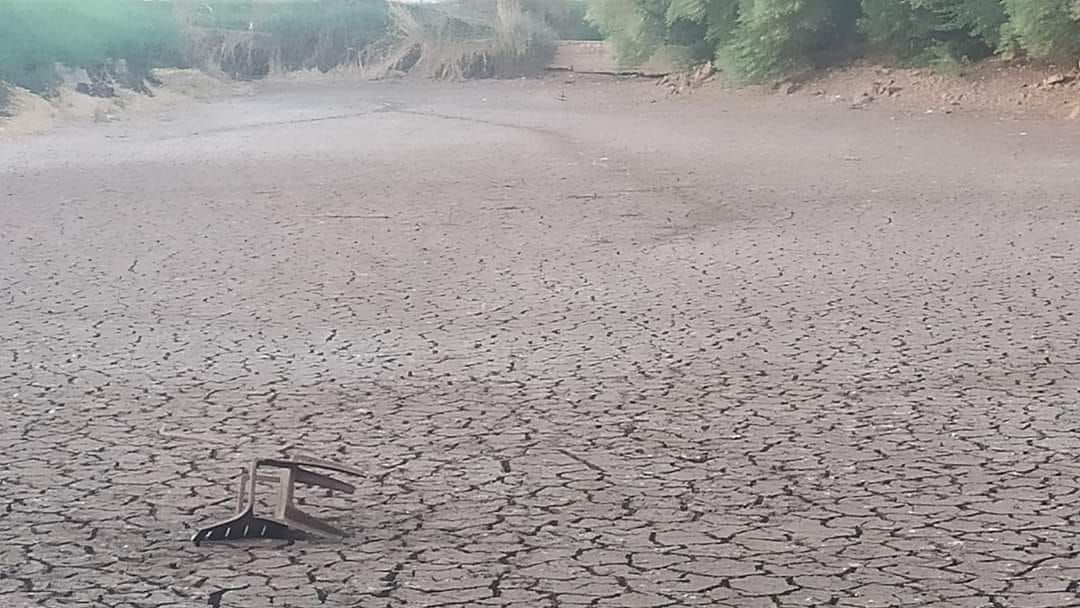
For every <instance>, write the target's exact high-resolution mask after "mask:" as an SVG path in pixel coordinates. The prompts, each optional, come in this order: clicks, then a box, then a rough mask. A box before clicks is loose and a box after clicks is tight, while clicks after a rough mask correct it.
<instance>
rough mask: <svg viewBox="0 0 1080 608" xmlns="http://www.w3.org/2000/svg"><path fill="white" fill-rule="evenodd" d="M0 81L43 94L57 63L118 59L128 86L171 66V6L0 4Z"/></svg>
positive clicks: (174, 47) (53, 80) (22, 0)
mask: <svg viewBox="0 0 1080 608" xmlns="http://www.w3.org/2000/svg"><path fill="white" fill-rule="evenodd" d="M0 16H2V18H0V80H4V81H7V82H10V83H12V84H15V85H18V86H22V87H25V88H28V89H30V90H32V91H35V92H38V93H48V92H50V91H51V90H52V89H53V88H54V87H55V86H56V84H57V82H58V77H57V75H56V71H55V65H56V64H57V63H63V64H66V65H70V66H73V67H81V68H87V69H93V70H100V69H102V68H107V69H112V68H115V67H117V66H116V64H117V63H118V62H120V61H123V62H124V63H125V65H126V67H127V74H129V75H130V78H131V84H133V85H135V86H139V85H141V83H142V81H143V79H145V78H146V77H147V76H148V75H149V71H150V69H151V68H152V67H154V66H155V65H159V64H174V63H175V62H176V61H178V59H179V42H178V37H177V29H176V23H175V20H174V19H173V15H172V8H171V5H169V4H166V3H159V2H142V1H139V0H85V1H83V2H70V1H64V0H33V1H30V0H0Z"/></svg>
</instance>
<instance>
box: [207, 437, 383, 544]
mask: <svg viewBox="0 0 1080 608" xmlns="http://www.w3.org/2000/svg"><path fill="white" fill-rule="evenodd" d="M260 468H264V469H265V468H269V469H277V470H276V471H275V472H274V473H272V474H264V473H260ZM309 469H324V470H328V471H334V472H338V473H345V474H347V475H355V476H361V475H363V473H362V472H361V471H359V470H358V469H355V468H353V467H349V466H345V465H342V464H338V463H336V462H330V461H328V460H320V459H318V458H309V457H293V458H259V459H257V460H255V461H254V462H252V463H251V465H250V466H249V467H248V468H247V469H246V470H244V471H242V472H241V473H240V478H239V480H238V481H239V483H238V488H237V497H236V500H237V505H236V515H235V516H234V517H232V518H231V519H229V520H227V521H224V522H221V523H219V524H215V525H213V526H210V527H209V528H203V529H202V530H199V531H198V532H196V533H195V535H194V536H193V537H192V538H191V540H192V541H193V542H194V543H195V544H196V545H198V544H200V543H202V542H203V541H220V540H237V539H241V538H276V539H292V538H296V537H303V536H305V535H308V534H314V535H325V536H346V533H345V531H344V530H341V529H339V528H336V527H334V526H332V525H330V524H329V523H326V522H324V521H322V520H321V519H318V518H317V517H314V516H312V515H310V514H308V513H305V512H304V511H302V510H300V509H299V508H298V507H297V506H296V503H295V502H294V501H293V495H294V492H295V488H296V484H298V483H300V484H303V485H307V486H317V487H321V488H327V489H329V490H336V491H338V492H344V493H346V494H352V493H354V492H355V491H356V486H354V485H352V484H350V483H346V482H344V481H340V480H338V479H334V478H333V477H330V476H329V475H324V474H322V473H316V472H314V471H311V470H309ZM260 481H261V482H276V483H277V501H276V504H275V505H274V514H273V516H272V517H260V516H258V515H256V514H255V502H256V492H255V487H256V485H258V483H259V482H260Z"/></svg>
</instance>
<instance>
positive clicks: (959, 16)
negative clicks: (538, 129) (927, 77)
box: [859, 0, 1007, 64]
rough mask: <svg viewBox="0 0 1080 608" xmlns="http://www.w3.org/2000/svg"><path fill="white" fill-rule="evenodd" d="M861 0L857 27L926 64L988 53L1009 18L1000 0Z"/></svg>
mask: <svg viewBox="0 0 1080 608" xmlns="http://www.w3.org/2000/svg"><path fill="white" fill-rule="evenodd" d="M862 5H863V16H862V17H861V18H860V19H859V29H860V31H861V32H862V33H863V34H864V35H865V36H866V38H867V39H868V40H869V41H870V42H871V43H872V44H873V46H874V47H875V48H877V49H878V50H879V51H883V52H888V53H892V54H894V55H896V56H897V57H898V58H900V59H914V60H916V61H917V62H920V63H924V64H926V63H933V62H937V61H951V60H956V61H963V60H966V59H979V58H982V57H986V56H988V55H990V54H991V53H992V52H993V51H994V50H995V49H996V48H998V46H999V44H1000V39H1001V30H1002V26H1003V25H1004V24H1005V22H1006V20H1007V16H1006V14H1005V8H1004V6H1003V5H1002V3H1001V0H863V2H862ZM946 56H949V58H948V59H945V57H946Z"/></svg>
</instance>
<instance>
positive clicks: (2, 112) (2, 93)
mask: <svg viewBox="0 0 1080 608" xmlns="http://www.w3.org/2000/svg"><path fill="white" fill-rule="evenodd" d="M10 103H11V89H9V88H8V85H6V84H4V83H3V82H2V81H0V117H3V116H7V115H8V113H9V112H10V111H11V110H10V108H9V107H8V104H10Z"/></svg>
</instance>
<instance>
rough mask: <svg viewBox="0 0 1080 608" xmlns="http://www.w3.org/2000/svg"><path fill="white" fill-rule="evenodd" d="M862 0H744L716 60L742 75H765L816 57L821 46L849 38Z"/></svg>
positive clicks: (735, 74)
mask: <svg viewBox="0 0 1080 608" xmlns="http://www.w3.org/2000/svg"><path fill="white" fill-rule="evenodd" d="M858 15H859V4H858V2H857V0H741V1H740V3H739V18H738V25H737V26H736V27H735V28H734V29H733V30H732V34H731V38H732V39H731V41H730V42H728V43H727V44H724V45H722V46H721V47H720V48H719V50H718V52H717V64H718V65H719V66H720V67H721V69H724V70H725V71H726V72H727V73H728V74H730V75H731V76H733V77H735V78H736V79H739V80H750V81H753V80H761V79H764V78H768V77H771V76H775V75H777V74H780V73H782V72H784V71H786V70H789V69H792V68H794V67H797V66H799V65H800V64H808V63H813V62H814V57H815V56H816V55H817V54H818V53H819V52H822V51H825V50H828V49H830V48H835V47H838V46H841V45H843V44H845V43H846V42H847V41H849V40H850V39H851V37H852V35H853V34H854V31H855V23H856V20H857V17H858Z"/></svg>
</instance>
